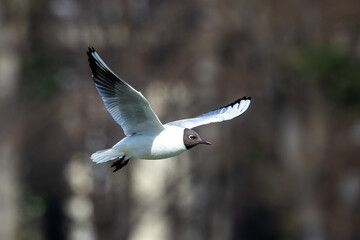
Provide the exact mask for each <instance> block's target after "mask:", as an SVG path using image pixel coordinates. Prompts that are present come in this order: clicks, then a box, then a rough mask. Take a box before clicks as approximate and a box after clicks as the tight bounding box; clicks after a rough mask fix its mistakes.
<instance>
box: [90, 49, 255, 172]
mask: <svg viewBox="0 0 360 240" xmlns="http://www.w3.org/2000/svg"><path fill="white" fill-rule="evenodd" d="M88 56H89V63H90V68H91V70H92V72H93V76H92V77H93V79H94V82H95V85H96V88H97V89H98V91H99V93H100V95H101V96H102V99H103V101H104V103H105V106H106V108H107V110H108V111H109V113H110V114H111V115H112V117H113V118H114V120H115V121H116V122H117V123H118V124H119V125H120V126H121V127H122V128H123V130H124V132H125V135H126V137H125V138H123V139H122V140H121V141H119V142H118V143H117V144H115V145H114V146H113V147H112V148H110V149H105V150H100V151H97V152H96V153H94V154H92V155H91V159H92V161H93V162H96V163H104V162H107V161H110V160H116V159H118V160H117V161H115V162H114V164H113V165H112V167H115V170H114V171H117V170H118V169H120V168H122V167H124V166H125V165H126V164H127V163H128V161H129V159H130V158H131V157H135V158H139V159H150V160H154V159H163V158H169V157H173V156H176V155H178V154H180V153H182V152H184V151H186V150H188V149H190V148H192V147H194V146H196V145H198V144H206V145H211V144H210V143H209V142H207V141H203V140H202V139H201V138H200V136H199V134H198V133H196V132H195V131H194V130H192V129H191V128H194V127H197V126H201V125H205V124H209V123H213V122H221V121H225V120H230V119H232V118H234V117H237V116H239V115H241V114H242V113H243V112H245V111H246V110H247V108H248V107H249V104H250V98H247V97H243V98H241V99H238V100H236V101H235V102H233V103H231V104H229V105H226V106H224V107H221V108H219V109H216V110H213V111H210V112H208V113H205V114H202V115H200V116H197V117H195V118H191V119H183V120H178V121H174V122H169V123H167V124H165V125H163V124H162V123H161V122H160V120H159V119H158V117H157V116H156V115H155V113H154V112H153V111H152V109H151V107H150V105H149V103H148V102H147V100H146V99H145V97H144V96H143V95H142V94H141V93H140V92H138V91H136V90H135V89H134V88H132V87H131V86H130V85H129V84H127V83H126V82H125V81H123V80H121V79H120V78H119V77H118V76H117V75H116V74H115V73H113V72H112V71H111V70H110V68H109V67H108V66H107V65H106V64H105V63H104V61H103V60H102V59H101V58H100V56H99V55H98V54H97V53H96V51H95V50H94V49H90V48H89V51H88Z"/></svg>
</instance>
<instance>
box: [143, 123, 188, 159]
mask: <svg viewBox="0 0 360 240" xmlns="http://www.w3.org/2000/svg"><path fill="white" fill-rule="evenodd" d="M183 137H184V129H183V128H180V127H175V126H165V130H164V131H162V132H161V133H160V134H159V135H158V136H156V138H155V139H154V141H153V144H152V147H151V158H149V159H161V158H168V157H173V156H176V155H178V154H180V153H182V152H184V151H186V147H185V145H184V140H183Z"/></svg>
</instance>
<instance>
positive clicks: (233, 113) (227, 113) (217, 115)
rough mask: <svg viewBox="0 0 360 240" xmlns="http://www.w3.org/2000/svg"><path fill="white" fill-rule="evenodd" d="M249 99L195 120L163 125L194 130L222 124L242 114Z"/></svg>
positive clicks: (205, 114) (246, 107)
mask: <svg viewBox="0 0 360 240" xmlns="http://www.w3.org/2000/svg"><path fill="white" fill-rule="evenodd" d="M250 101H251V98H250V97H243V98H240V99H238V100H236V101H235V102H233V103H230V104H229V105H226V106H223V107H221V108H218V109H215V110H213V111H210V112H208V113H204V114H202V115H200V116H197V117H195V118H189V119H183V120H178V121H174V122H169V123H167V124H165V125H172V126H178V127H183V128H190V129H191V128H194V127H197V126H201V125H206V124H209V123H214V122H222V121H226V120H230V119H233V118H235V117H237V116H240V115H241V114H243V113H244V112H245V111H246V110H247V109H248V107H249V105H250Z"/></svg>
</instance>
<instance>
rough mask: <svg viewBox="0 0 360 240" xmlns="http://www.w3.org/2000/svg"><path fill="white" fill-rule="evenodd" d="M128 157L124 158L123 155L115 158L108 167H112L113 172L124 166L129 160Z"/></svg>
mask: <svg viewBox="0 0 360 240" xmlns="http://www.w3.org/2000/svg"><path fill="white" fill-rule="evenodd" d="M129 160H130V158H129V159H127V160H125V156H123V157H122V158H120V159H119V160H116V161H115V162H114V163H113V164H112V165H111V166H110V167H111V168H112V167H113V168H114V171H113V172H116V171H117V170H120V169H121V168H123V167H125V166H126V165H127V164H128V162H129Z"/></svg>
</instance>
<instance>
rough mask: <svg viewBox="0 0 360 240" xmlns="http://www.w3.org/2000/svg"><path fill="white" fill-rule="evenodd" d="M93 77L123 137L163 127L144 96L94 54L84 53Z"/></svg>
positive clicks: (90, 51) (92, 51)
mask: <svg viewBox="0 0 360 240" xmlns="http://www.w3.org/2000/svg"><path fill="white" fill-rule="evenodd" d="M87 55H88V57H89V65H90V68H91V70H92V78H93V80H94V82H95V85H96V88H97V90H98V91H99V93H100V95H101V97H102V99H103V101H104V103H105V106H106V109H107V110H108V112H109V113H110V114H111V116H112V117H113V118H114V120H115V121H116V122H117V123H118V124H119V125H120V126H121V127H122V129H123V130H124V133H125V135H126V136H130V135H133V134H136V133H146V132H156V131H161V130H163V129H164V127H163V125H162V124H161V122H160V120H159V119H158V117H157V116H156V115H155V113H154V112H153V110H152V109H151V107H150V104H149V102H148V101H147V100H146V98H145V97H144V96H143V95H142V94H141V93H140V92H138V91H136V90H135V89H134V88H133V87H131V86H130V85H129V84H128V83H126V82H125V81H123V80H122V79H121V78H119V77H118V76H117V75H116V74H115V73H114V72H113V71H111V69H110V68H109V67H108V66H107V65H106V64H105V62H104V61H103V60H102V59H101V58H100V56H99V55H98V54H97V53H96V51H95V49H94V48H89V51H88V52H87Z"/></svg>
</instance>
